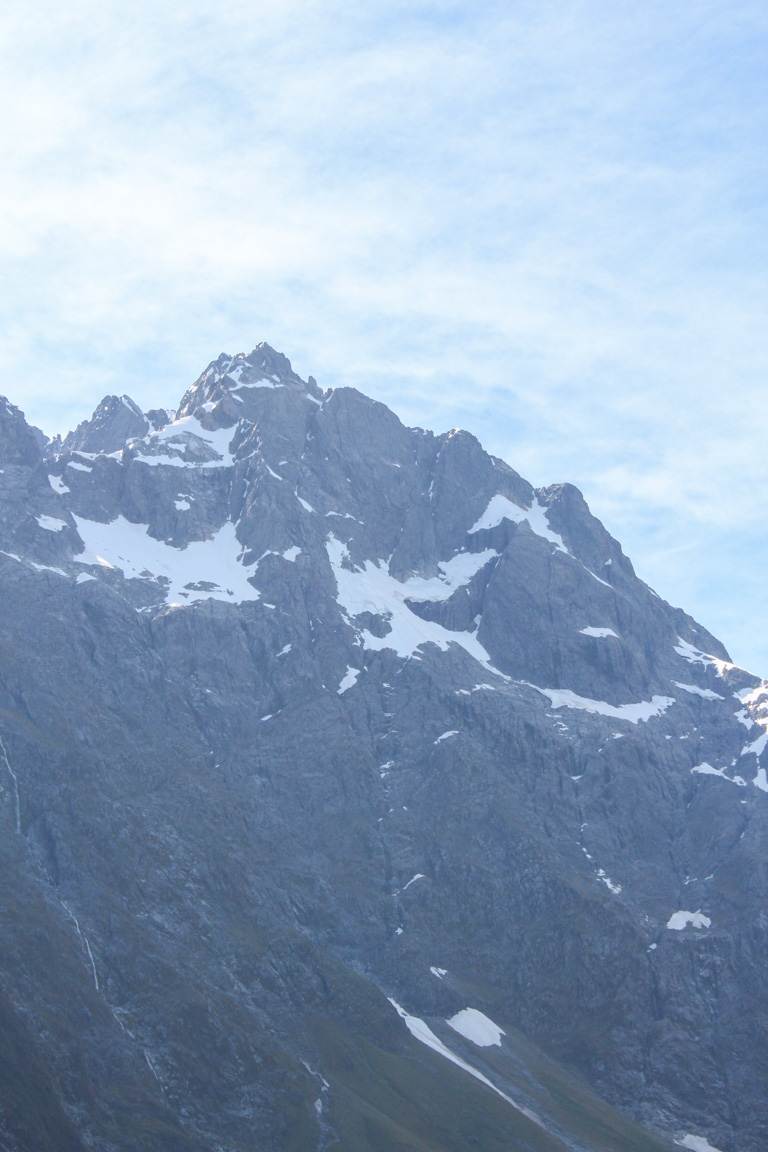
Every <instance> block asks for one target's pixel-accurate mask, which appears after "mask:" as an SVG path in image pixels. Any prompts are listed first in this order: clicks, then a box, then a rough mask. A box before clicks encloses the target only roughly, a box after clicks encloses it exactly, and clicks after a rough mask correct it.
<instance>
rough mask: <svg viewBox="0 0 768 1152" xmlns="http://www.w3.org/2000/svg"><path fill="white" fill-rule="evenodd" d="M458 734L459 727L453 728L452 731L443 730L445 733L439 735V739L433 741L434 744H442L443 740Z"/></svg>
mask: <svg viewBox="0 0 768 1152" xmlns="http://www.w3.org/2000/svg"><path fill="white" fill-rule="evenodd" d="M458 734H459V730H458V728H451V729H450V731H448V732H443V734H442V735H441V736H438V738H437V740H433V741H432V743H433V744H442V742H443V740H450V738H451V736H458Z"/></svg>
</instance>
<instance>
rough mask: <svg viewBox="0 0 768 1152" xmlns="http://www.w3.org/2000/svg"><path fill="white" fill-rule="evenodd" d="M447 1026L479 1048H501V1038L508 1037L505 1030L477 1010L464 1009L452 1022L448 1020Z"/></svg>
mask: <svg viewBox="0 0 768 1152" xmlns="http://www.w3.org/2000/svg"><path fill="white" fill-rule="evenodd" d="M446 1024H447V1025H448V1027H449V1028H453V1030H454V1032H458V1033H459V1035H460V1036H463V1037H464V1039H465V1040H471V1041H472V1043H473V1044H476V1045H477V1046H478V1048H500V1047H501V1038H502V1036H506V1032H505V1031H504V1029H503V1028H499V1026H498V1024H494V1022H493V1020H491V1019H490V1018H489V1017H488V1016H486V1015H484V1013H482V1012H478V1010H477V1008H462V1010H461V1011H460V1012H457V1013H456V1015H455V1016H451V1018H450V1020H446Z"/></svg>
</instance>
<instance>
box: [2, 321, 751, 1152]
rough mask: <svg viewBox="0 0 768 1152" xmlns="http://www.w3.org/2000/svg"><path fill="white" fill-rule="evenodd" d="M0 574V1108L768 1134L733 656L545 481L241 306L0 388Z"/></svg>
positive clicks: (293, 1145)
mask: <svg viewBox="0 0 768 1152" xmlns="http://www.w3.org/2000/svg"><path fill="white" fill-rule="evenodd" d="M0 604H1V605H2V607H1V608H0V789H1V791H0V825H1V827H2V836H0V854H2V868H0V877H2V879H1V880H0V891H1V892H2V901H3V912H2V917H0V956H1V957H2V960H0V1022H1V1023H2V1028H0V1036H2V1039H0V1142H2V1143H3V1145H4V1147H6V1148H8V1149H11V1150H14V1152H16V1150H17V1149H27V1148H29V1149H31V1148H34V1149H51V1150H53V1149H57V1150H58V1149H65V1148H66V1149H69V1148H72V1149H84V1148H87V1147H99V1148H109V1149H119V1150H121V1152H122V1150H123V1149H139V1148H140V1149H143V1150H146V1149H156V1150H158V1152H159V1150H161V1149H162V1150H163V1152H165V1150H168V1149H185V1150H186V1149H211V1150H213V1149H227V1150H228V1152H229V1150H233V1152H234V1150H238V1152H239V1150H241V1149H242V1150H245V1149H250V1148H252V1147H254V1146H255V1145H254V1141H255V1143H256V1145H257V1146H258V1147H259V1148H260V1149H265V1150H269V1149H281V1150H282V1149H315V1148H317V1149H345V1150H347V1149H348V1150H350V1152H352V1150H355V1152H358V1150H365V1149H371V1150H373V1149H414V1150H415V1149H420V1150H426V1149H436V1148H438V1149H445V1150H449V1149H456V1150H457V1152H458V1149H465V1148H467V1147H478V1148H482V1149H483V1150H484V1152H485V1150H495V1149H497V1148H498V1149H502V1148H504V1149H509V1148H510V1147H515V1148H521V1149H530V1150H542V1152H544V1150H552V1152H554V1150H561V1152H562V1150H563V1149H570V1150H572V1152H587V1150H589V1152H608V1150H616V1149H623V1150H624V1149H630V1150H631V1149H635V1150H637V1152H642V1150H646V1152H651V1150H654V1149H656V1150H660V1149H663V1148H671V1147H673V1146H674V1145H673V1143H672V1141H674V1140H678V1141H685V1140H687V1141H688V1143H687V1146H688V1147H692V1148H695V1147H700V1148H706V1144H704V1143H701V1141H703V1140H704V1139H705V1138H706V1139H707V1140H709V1142H710V1144H711V1146H712V1147H713V1148H716V1149H720V1150H722V1152H762V1150H763V1149H764V1148H765V1147H766V1146H768V1107H767V1106H766V1099H765V1092H764V1083H765V1077H766V1074H768V1039H767V1035H768V1034H767V1033H766V1029H765V1021H766V1013H767V1012H768V991H766V981H765V977H764V957H765V951H766V945H767V944H768V921H767V920H766V914H765V906H766V887H767V883H766V864H765V855H766V854H765V848H766V843H767V840H766V831H767V828H768V815H767V814H768V779H767V778H766V767H767V766H768V762H767V761H766V757H765V751H764V750H765V746H766V744H768V733H766V725H768V686H766V685H765V684H764V683H763V682H761V681H760V680H758V679H757V678H756V677H754V676H751V675H750V674H749V673H747V672H745V671H743V670H741V669H739V668H736V667H734V666H733V665H732V664H731V662H730V660H729V658H728V654H727V652H726V650H725V649H724V648H723V647H722V645H721V644H720V643H719V642H718V641H717V640H715V639H714V638H713V637H712V636H710V635H709V634H708V633H707V632H706V631H705V630H704V629H703V628H702V627H701V626H699V625H698V624H697V623H696V622H695V621H693V620H692V619H691V618H690V617H688V616H686V615H685V613H683V612H682V611H680V610H679V609H676V608H672V607H671V606H670V605H668V604H666V603H665V602H664V601H663V600H661V599H660V598H659V597H658V596H657V595H656V594H655V593H654V592H653V591H652V590H651V589H649V588H648V587H647V586H646V585H644V584H643V583H642V581H640V580H639V579H638V578H637V577H636V576H635V573H634V571H633V568H632V565H631V563H630V562H629V560H628V559H627V558H626V557H625V556H624V554H623V552H622V550H621V548H620V546H619V544H618V543H617V542H616V541H615V540H614V539H613V538H612V537H611V536H610V535H609V534H608V533H607V532H606V530H605V529H604V528H603V526H602V525H601V524H600V523H599V521H597V520H596V519H595V518H594V517H593V516H592V515H591V513H590V512H589V509H588V507H587V505H586V503H585V502H584V500H583V498H582V496H581V494H580V493H579V492H578V491H577V490H576V489H575V488H573V487H571V486H570V485H558V486H554V487H550V488H545V489H540V490H534V489H533V488H532V487H531V486H530V485H529V484H528V483H527V482H526V481H525V480H524V479H523V478H522V477H520V476H519V475H518V474H517V473H516V472H514V471H513V470H512V469H511V468H510V467H509V466H508V465H506V464H504V463H503V462H501V461H499V460H497V459H495V458H493V457H491V456H489V455H488V454H487V453H485V452H484V451H483V449H482V447H481V446H480V444H479V443H478V442H477V440H475V438H474V437H472V436H471V435H469V434H468V433H466V432H451V433H448V434H446V435H441V436H436V435H433V434H432V433H431V432H425V431H423V430H421V429H410V428H406V427H404V426H403V425H402V424H401V423H400V422H399V420H398V419H397V417H396V416H394V415H393V414H392V413H391V412H390V411H388V410H387V409H386V408H385V407H384V406H382V405H381V404H378V403H376V402H374V401H372V400H370V399H368V398H367V397H365V396H363V395H361V394H360V393H358V392H356V391H354V390H352V389H338V390H336V391H328V392H323V391H322V390H321V389H320V388H318V386H317V384H316V383H315V382H314V381H313V380H312V379H311V378H310V380H309V381H307V382H304V381H302V380H301V379H300V378H299V377H298V376H296V374H295V373H294V372H293V370H292V368H291V365H290V363H289V361H288V360H287V359H286V358H285V357H284V356H281V355H280V354H279V353H277V352H275V351H274V350H273V349H271V348H270V347H269V346H268V345H266V344H261V345H259V346H258V347H257V348H256V349H255V350H254V351H253V352H251V353H250V354H249V355H247V356H245V355H242V354H241V355H238V356H234V357H232V356H228V355H222V356H220V357H219V358H218V360H215V361H213V362H212V363H211V364H210V365H209V366H208V368H207V369H206V370H205V372H203V374H202V375H201V376H200V378H199V379H198V380H197V381H196V382H195V383H194V384H193V385H192V387H191V388H190V389H188V390H187V392H186V393H185V394H184V396H183V397H182V399H181V403H180V405H179V409H178V414H177V415H176V416H175V417H174V415H173V414H172V413H165V412H162V411H159V410H154V411H153V412H151V413H148V414H147V415H146V416H144V415H143V414H142V413H141V412H140V411H139V410H138V409H137V408H136V407H135V405H133V404H132V403H131V402H127V401H126V400H125V398H123V399H116V398H114V397H113V398H108V399H107V400H106V401H104V402H103V403H102V405H100V406H99V408H98V409H97V411H96V413H95V414H94V417H93V419H92V420H91V421H87V422H86V423H85V424H83V425H81V426H80V427H79V428H78V429H77V430H76V432H75V433H72V434H71V435H70V436H68V437H67V438H66V439H65V440H64V441H63V443H58V442H53V443H52V445H49V446H48V449H47V456H46V458H45V459H44V456H43V446H41V444H40V443H39V442H38V441H37V439H36V438H35V436H34V434H33V433H32V432H31V430H30V429H28V428H27V426H26V424H25V422H24V420H23V417H22V416H21V414H20V413H19V412H18V410H17V409H14V408H13V407H12V406H11V405H9V404H8V403H7V402H6V401H2V400H0ZM467 1010H469V1011H467ZM696 1139H698V1140H699V1141H700V1143H699V1144H696V1143H695V1141H696Z"/></svg>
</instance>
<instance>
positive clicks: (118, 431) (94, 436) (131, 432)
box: [62, 396, 150, 453]
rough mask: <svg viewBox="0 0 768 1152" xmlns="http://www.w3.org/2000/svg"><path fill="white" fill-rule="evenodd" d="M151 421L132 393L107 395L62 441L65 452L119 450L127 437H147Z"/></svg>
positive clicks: (129, 438)
mask: <svg viewBox="0 0 768 1152" xmlns="http://www.w3.org/2000/svg"><path fill="white" fill-rule="evenodd" d="M149 427H150V424H149V421H148V419H147V417H146V416H145V415H144V413H143V412H142V411H141V409H140V408H139V406H138V404H136V402H135V401H134V400H132V399H131V397H130V396H105V397H104V399H103V400H102V401H101V403H100V404H99V405H98V407H97V408H96V409H95V411H94V413H93V415H92V416H91V417H90V418H89V419H88V420H83V421H82V422H81V423H80V424H78V426H77V428H75V430H74V432H70V433H69V434H68V435H67V436H66V437H65V439H64V440H63V442H62V448H63V449H64V450H65V451H70V452H72V451H79V452H90V453H98V452H117V451H118V450H119V449H120V448H122V447H123V446H124V445H125V444H126V442H127V441H128V440H131V439H133V438H134V437H139V436H144V435H145V434H146V432H147V431H148V429H149Z"/></svg>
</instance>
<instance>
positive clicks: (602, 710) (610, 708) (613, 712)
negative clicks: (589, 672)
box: [525, 681, 675, 724]
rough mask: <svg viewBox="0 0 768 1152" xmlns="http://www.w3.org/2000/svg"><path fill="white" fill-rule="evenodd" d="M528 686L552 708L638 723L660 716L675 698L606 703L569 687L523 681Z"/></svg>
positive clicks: (655, 697)
mask: <svg viewBox="0 0 768 1152" xmlns="http://www.w3.org/2000/svg"><path fill="white" fill-rule="evenodd" d="M525 683H526V684H527V686H528V687H529V688H533V689H535V690H536V692H540V693H541V695H542V696H546V697H547V699H548V700H549V702H550V704H551V705H552V707H553V708H575V709H577V710H579V711H581V712H593V713H595V714H597V715H598V716H609V717H610V718H611V719H612V720H626V721H627V722H628V723H629V724H639V723H640V722H641V721H646V720H651V719H652V718H653V717H654V716H661V715H662V713H663V712H666V710H667V708H669V707H670V706H671V705H672V704H674V703H675V700H674V698H673V697H672V696H653V697H651V699H650V700H640V701H638V703H636V704H608V703H607V702H606V701H605V700H590V699H589V697H587V696H578V695H577V694H576V693H575V692H571V690H570V689H569V688H539V686H538V685H537V684H530V683H528V682H527V681H525Z"/></svg>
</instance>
